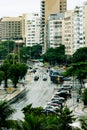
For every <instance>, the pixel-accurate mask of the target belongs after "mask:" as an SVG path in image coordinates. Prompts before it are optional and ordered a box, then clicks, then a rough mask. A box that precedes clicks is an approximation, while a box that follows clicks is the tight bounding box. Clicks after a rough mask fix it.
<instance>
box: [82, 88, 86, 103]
mask: <svg viewBox="0 0 87 130" xmlns="http://www.w3.org/2000/svg"><path fill="white" fill-rule="evenodd" d="M82 101H83V102H84V105H87V88H85V89H84V91H83V93H82Z"/></svg>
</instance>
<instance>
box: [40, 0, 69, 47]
mask: <svg viewBox="0 0 87 130" xmlns="http://www.w3.org/2000/svg"><path fill="white" fill-rule="evenodd" d="M66 10H67V0H41V9H40V13H41V35H40V37H41V39H40V43H41V45H42V46H44V44H45V41H46V37H45V33H46V32H45V31H46V28H47V21H48V17H49V15H51V14H58V13H64V12H65V11H66Z"/></svg>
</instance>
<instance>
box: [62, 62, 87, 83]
mask: <svg viewBox="0 0 87 130" xmlns="http://www.w3.org/2000/svg"><path fill="white" fill-rule="evenodd" d="M63 75H64V76H76V77H77V78H78V79H79V81H80V83H81V81H83V79H85V78H87V62H78V63H73V64H71V66H70V67H69V68H67V69H66V72H64V74H63Z"/></svg>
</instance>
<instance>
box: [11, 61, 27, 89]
mask: <svg viewBox="0 0 87 130" xmlns="http://www.w3.org/2000/svg"><path fill="white" fill-rule="evenodd" d="M27 69H28V67H27V65H26V64H21V63H16V64H12V65H10V68H9V75H10V76H9V78H10V79H11V80H12V82H13V84H14V87H17V83H18V81H19V79H22V78H23V77H24V76H25V75H26V73H27Z"/></svg>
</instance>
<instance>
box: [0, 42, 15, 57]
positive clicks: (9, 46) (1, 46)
mask: <svg viewBox="0 0 87 130" xmlns="http://www.w3.org/2000/svg"><path fill="white" fill-rule="evenodd" d="M14 44H15V43H14V41H3V42H1V43H0V59H5V58H6V56H7V55H8V53H12V52H13V49H14Z"/></svg>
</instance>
